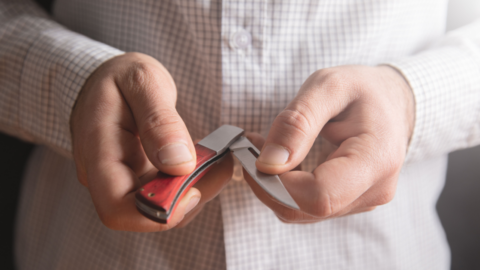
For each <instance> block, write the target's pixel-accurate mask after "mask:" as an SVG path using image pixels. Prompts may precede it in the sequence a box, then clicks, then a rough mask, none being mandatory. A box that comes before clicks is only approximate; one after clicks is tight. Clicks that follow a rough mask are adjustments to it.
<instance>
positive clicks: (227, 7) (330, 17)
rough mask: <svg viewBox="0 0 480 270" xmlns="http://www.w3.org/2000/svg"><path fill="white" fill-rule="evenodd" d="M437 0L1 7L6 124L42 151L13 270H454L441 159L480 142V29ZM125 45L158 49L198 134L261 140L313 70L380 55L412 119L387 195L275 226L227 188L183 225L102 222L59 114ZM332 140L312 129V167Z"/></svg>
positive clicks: (26, 188) (1, 102) (244, 194)
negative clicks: (449, 16)
mask: <svg viewBox="0 0 480 270" xmlns="http://www.w3.org/2000/svg"><path fill="white" fill-rule="evenodd" d="M446 7H447V1H446V0H422V1H418V0H373V1H366V0H335V1H303V0H286V1H263V0H242V1H240V0H225V1H220V0H144V1H129V0H95V1H92V0H56V1H55V6H54V12H53V18H49V17H48V16H47V15H45V14H44V13H43V12H42V11H41V10H40V9H39V8H38V7H37V6H35V5H34V4H33V3H31V2H30V1H27V0H16V1H13V0H0V130H1V131H3V132H6V133H9V134H11V135H15V136H17V137H20V138H22V139H25V140H29V141H32V142H35V143H38V144H41V145H43V146H40V147H38V148H37V149H36V151H35V153H34V154H33V156H32V157H31V159H30V162H29V166H28V170H27V173H26V176H25V180H24V185H23V190H22V199H21V204H20V209H19V214H18V223H17V225H18V226H17V238H16V239H17V240H16V254H17V255H16V256H17V260H16V261H17V264H18V268H19V269H72V270H75V269H369V270H370V269H448V267H449V251H448V246H447V243H446V239H445V236H444V233H443V231H442V228H441V226H440V223H439V221H438V218H437V215H436V212H435V203H436V200H437V198H438V195H439V194H440V191H441V188H442V187H443V181H444V177H445V169H446V153H448V152H449V151H452V150H455V149H459V148H462V147H468V146H473V145H475V144H479V143H480V22H475V23H472V24H471V25H469V26H467V27H464V28H462V29H459V30H457V31H454V32H452V33H448V34H447V35H445V33H444V25H445V20H446V18H445V17H446ZM123 51H137V52H142V53H146V54H148V55H151V56H153V57H155V58H157V59H158V60H159V61H160V62H161V63H162V64H163V65H164V66H165V67H166V68H167V69H168V70H169V71H170V73H171V74H172V76H173V78H174V80H175V83H176V85H177V88H178V103H177V109H178V111H179V113H180V115H181V116H182V118H183V119H184V121H185V123H186V124H187V126H188V128H189V131H190V133H191V134H192V136H193V137H194V138H202V137H204V136H205V135H207V134H208V133H209V132H211V131H212V130H214V129H215V128H216V127H218V126H220V125H221V124H232V125H237V126H239V127H242V128H244V129H245V130H247V131H256V132H260V133H262V134H263V135H266V134H268V130H269V127H270V125H271V123H272V121H273V119H274V118H275V116H276V115H277V114H278V113H279V112H280V111H281V110H282V109H283V108H284V107H285V106H286V105H287V104H288V102H289V101H290V100H291V99H292V98H293V97H294V96H295V95H296V92H297V90H298V89H299V88H300V86H301V84H302V83H303V81H304V80H305V79H306V78H307V77H308V76H309V75H310V74H311V73H312V72H314V71H315V70H318V69H321V68H326V67H331V66H338V65H345V64H361V65H376V64H382V63H385V64H389V65H391V66H393V67H395V68H397V69H398V70H399V71H400V72H401V73H402V74H404V76H405V77H406V79H407V80H408V82H409V83H410V85H411V86H412V88H413V91H414V94H415V99H416V112H417V115H416V124H415V130H414V136H413V139H412V141H411V144H410V149H409V153H408V157H407V159H408V161H407V163H406V165H405V166H404V168H403V170H402V172H401V176H400V179H399V182H398V188H397V193H396V196H395V199H394V200H393V201H392V202H391V203H389V204H387V205H385V206H381V207H378V208H377V209H376V210H375V211H373V212H369V213H364V214H358V215H354V216H348V217H342V218H337V219H333V220H329V221H325V222H321V223H317V224H309V225H291V224H283V223H281V222H280V221H278V220H277V219H276V217H275V216H274V214H273V213H272V212H271V211H270V210H269V209H268V208H267V207H266V206H264V205H263V204H262V203H260V202H259V201H258V199H256V197H255V196H254V195H253V193H252V192H251V191H250V189H249V187H248V185H247V184H246V183H245V182H244V181H242V180H241V177H237V176H236V177H235V178H236V179H240V180H239V181H231V182H230V184H229V185H228V186H227V187H226V189H225V190H224V191H223V192H222V193H221V194H220V196H219V198H217V199H215V200H214V201H212V202H211V203H209V204H208V205H207V206H206V208H205V209H204V210H203V212H202V213H201V214H200V215H199V216H198V217H197V219H196V220H195V221H194V222H192V223H191V224H190V225H189V226H187V227H186V228H183V229H175V230H172V231H169V232H162V233H131V232H118V231H111V230H109V229H107V228H105V227H104V226H103V225H102V224H101V222H100V221H99V219H98V217H97V215H96V212H95V209H94V206H93V204H92V202H91V200H90V196H89V194H88V191H87V190H86V189H85V188H84V187H83V186H81V185H80V184H79V183H78V181H77V180H76V176H75V166H74V164H73V161H72V160H71V159H69V158H68V156H69V155H70V151H71V142H70V136H69V126H68V119H69V116H70V112H71V109H72V106H73V104H74V102H75V99H76V96H77V94H78V92H79V90H80V89H81V87H82V85H83V83H84V82H85V80H86V79H87V78H88V76H89V75H90V74H91V73H92V72H93V71H94V70H95V69H96V68H97V67H98V66H99V65H100V64H101V63H103V62H104V61H106V60H108V59H110V58H111V57H114V56H116V55H118V54H121V53H122V52H123ZM332 149H333V146H332V145H330V144H329V143H328V142H326V141H325V140H322V138H320V137H319V138H318V140H317V141H316V143H315V144H314V146H313V148H312V151H311V152H310V154H309V155H308V157H307V159H306V160H305V162H304V163H305V164H304V168H306V169H308V170H310V169H312V168H314V167H315V166H317V165H318V164H319V163H321V162H322V161H323V160H324V159H325V158H326V156H327V155H328V154H329V153H330V151H331V150H332Z"/></svg>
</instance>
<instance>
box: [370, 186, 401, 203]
mask: <svg viewBox="0 0 480 270" xmlns="http://www.w3.org/2000/svg"><path fill="white" fill-rule="evenodd" d="M395 191H396V189H395V187H389V188H386V189H385V190H384V191H383V192H382V193H380V195H379V196H378V197H377V198H376V200H375V205H383V204H387V203H389V202H391V201H392V200H393V198H394V197H395Z"/></svg>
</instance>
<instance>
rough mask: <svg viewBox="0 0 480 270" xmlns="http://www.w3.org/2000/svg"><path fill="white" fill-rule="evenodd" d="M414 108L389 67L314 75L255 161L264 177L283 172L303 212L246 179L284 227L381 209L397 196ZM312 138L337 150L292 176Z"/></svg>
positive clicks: (402, 82)
mask: <svg viewBox="0 0 480 270" xmlns="http://www.w3.org/2000/svg"><path fill="white" fill-rule="evenodd" d="M414 104H415V102H414V98H413V94H412V91H411V89H410V87H409V85H408V83H407V82H406V81H405V79H404V78H403V76H402V75H401V74H400V73H398V72H397V71H396V70H395V69H393V68H391V67H389V66H378V67H367V66H340V67H335V68H328V69H322V70H319V71H317V72H315V73H314V74H312V75H311V76H310V77H309V78H308V79H307V80H306V81H305V83H304V84H303V85H302V87H301V88H300V90H299V92H298V94H297V96H296V97H295V99H294V100H293V101H292V102H291V103H290V104H289V105H288V106H287V107H286V108H285V110H283V111H282V112H281V113H280V114H279V115H278V116H277V118H276V119H275V121H274V122H273V125H272V127H271V130H270V133H269V135H268V137H267V139H266V140H265V143H264V145H263V148H262V151H261V154H260V156H259V158H258V160H257V163H256V165H257V168H258V169H259V170H260V171H262V172H265V173H269V174H281V176H280V177H281V179H282V181H283V183H284V185H285V187H286V188H287V190H288V191H289V193H290V194H291V195H292V197H293V199H294V200H295V201H296V202H297V204H298V205H299V206H300V209H301V210H300V211H298V210H293V209H289V208H287V207H285V206H283V205H281V204H279V203H278V202H276V201H275V200H274V199H273V198H271V197H270V196H269V195H268V194H267V193H265V192H264V191H263V190H262V189H261V188H260V187H259V186H258V185H257V184H256V183H255V182H254V181H253V180H252V179H251V178H250V177H249V176H248V175H247V174H245V176H246V179H247V182H248V183H249V184H250V186H251V187H252V190H253V191H254V192H255V194H256V195H257V197H258V198H259V199H260V200H261V201H262V202H263V203H265V204H266V205H267V206H268V207H270V208H271V209H272V210H273V211H274V212H275V214H276V215H277V216H278V218H279V219H280V220H282V221H284V222H288V223H311V222H318V221H321V220H325V219H328V218H333V217H339V216H344V215H349V214H355V213H360V212H365V211H370V210H372V209H374V208H375V207H376V206H378V205H382V204H385V203H387V202H389V201H391V200H392V199H393V197H394V194H395V190H396V184H397V179H398V176H399V173H400V170H401V168H402V165H403V162H404V159H405V155H406V151H407V146H408V142H409V140H410V137H411V134H412V131H413V126H414V119H415V117H414V115H415V105H414ZM318 135H321V136H322V137H323V138H325V139H326V140H328V141H329V142H331V143H332V144H334V145H336V146H338V148H337V149H336V150H335V151H334V152H332V153H331V154H330V155H329V156H328V158H327V160H326V161H325V162H324V163H322V164H320V165H319V166H318V167H317V168H315V169H314V170H313V172H302V171H292V169H294V168H295V167H297V166H298V165H299V164H300V163H301V162H302V161H303V160H304V159H305V156H306V155H307V153H308V151H309V150H310V148H311V147H312V145H313V143H314V141H315V139H316V138H317V137H318ZM253 137H254V138H253V141H256V142H257V144H262V143H263V139H262V138H258V136H253Z"/></svg>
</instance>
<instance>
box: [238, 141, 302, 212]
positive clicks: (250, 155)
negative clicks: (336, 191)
mask: <svg viewBox="0 0 480 270" xmlns="http://www.w3.org/2000/svg"><path fill="white" fill-rule="evenodd" d="M230 150H231V151H232V152H233V154H234V155H235V157H237V159H238V160H239V161H240V162H241V163H242V166H243V168H245V170H246V171H247V172H248V174H249V175H250V176H251V177H252V178H253V179H254V180H255V182H257V183H258V184H259V185H260V186H261V187H262V188H263V190H265V191H266V192H267V193H268V194H270V196H272V197H273V198H275V199H276V200H277V201H279V202H280V203H282V204H284V205H286V206H288V207H290V208H293V209H300V208H299V207H298V205H297V203H296V202H295V201H294V200H293V198H292V196H290V194H289V193H288V191H287V189H286V188H285V186H284V185H283V183H282V181H281V180H280V178H279V177H278V175H271V174H265V173H262V172H260V171H258V170H257V167H256V166H255V161H256V160H257V157H258V155H259V154H260V151H258V149H257V148H256V147H255V146H254V145H253V144H252V143H251V142H250V141H249V140H248V139H247V138H245V137H240V138H239V139H238V140H237V141H236V142H234V143H233V144H232V145H230Z"/></svg>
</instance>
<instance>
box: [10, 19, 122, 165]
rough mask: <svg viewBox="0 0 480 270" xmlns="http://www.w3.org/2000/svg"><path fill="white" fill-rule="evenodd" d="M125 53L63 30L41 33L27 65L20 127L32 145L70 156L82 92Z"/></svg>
mask: <svg viewBox="0 0 480 270" xmlns="http://www.w3.org/2000/svg"><path fill="white" fill-rule="evenodd" d="M122 53H123V52H122V51H120V50H118V49H115V48H112V47H110V46H108V45H105V44H102V43H100V42H97V41H94V40H92V39H89V38H87V37H85V36H82V35H79V34H77V33H74V32H71V31H69V30H68V29H65V28H60V29H59V28H58V27H56V28H54V29H48V30H45V31H42V32H41V33H40V34H39V35H38V37H37V39H36V40H35V42H34V43H33V44H32V45H31V47H30V48H29V51H28V54H27V55H26V58H25V60H24V65H23V70H22V75H21V80H20V81H21V86H20V91H21V92H20V99H21V102H19V104H20V110H19V120H20V121H21V123H20V126H21V127H22V128H23V130H26V131H28V133H30V135H31V136H32V137H33V138H32V140H34V141H35V140H38V139H40V143H44V144H45V143H46V144H47V145H49V146H51V147H53V148H55V149H56V150H57V151H59V152H61V153H62V154H64V155H67V156H70V155H71V149H72V146H71V135H70V125H69V122H70V115H71V112H72V108H73V106H74V104H75V101H76V98H77V96H78V94H79V92H80V90H81V89H82V86H83V85H84V83H85V82H86V80H87V79H88V78H89V76H90V74H92V73H93V72H94V71H95V70H96V69H97V68H98V67H99V66H100V65H101V64H102V63H104V62H105V61H107V60H108V59H110V58H112V57H114V56H117V55H119V54H122ZM23 135H24V136H25V135H26V134H23Z"/></svg>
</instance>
